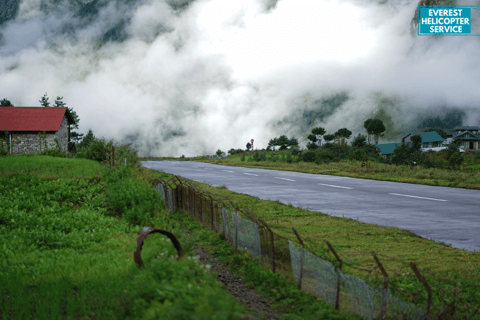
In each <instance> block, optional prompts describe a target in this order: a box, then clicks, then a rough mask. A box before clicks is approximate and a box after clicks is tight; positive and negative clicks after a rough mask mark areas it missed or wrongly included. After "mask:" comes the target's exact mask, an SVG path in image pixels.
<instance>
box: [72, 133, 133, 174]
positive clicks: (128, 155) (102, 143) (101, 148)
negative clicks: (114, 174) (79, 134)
mask: <svg viewBox="0 0 480 320" xmlns="http://www.w3.org/2000/svg"><path fill="white" fill-rule="evenodd" d="M112 146H113V147H114V153H115V154H114V157H115V158H114V159H115V166H125V159H126V160H127V166H129V167H132V166H137V165H138V154H137V150H135V149H134V148H133V147H132V144H131V143H130V144H125V145H114V144H113V140H110V141H108V142H107V141H106V140H105V139H96V138H95V140H93V141H91V142H90V143H89V144H88V146H87V147H82V148H80V149H79V151H78V152H77V157H78V158H84V159H90V160H96V161H98V162H106V161H110V160H111V157H112Z"/></svg>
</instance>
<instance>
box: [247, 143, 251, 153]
mask: <svg viewBox="0 0 480 320" xmlns="http://www.w3.org/2000/svg"><path fill="white" fill-rule="evenodd" d="M246 147H247V151H248V150H250V148H251V147H252V144H251V143H250V142H247V145H246Z"/></svg>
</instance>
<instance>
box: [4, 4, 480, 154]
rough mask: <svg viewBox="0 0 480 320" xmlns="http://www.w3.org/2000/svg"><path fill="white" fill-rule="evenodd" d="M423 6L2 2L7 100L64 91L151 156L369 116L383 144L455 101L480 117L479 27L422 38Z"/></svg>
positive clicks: (465, 119) (106, 131)
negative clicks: (418, 19) (383, 123)
mask: <svg viewBox="0 0 480 320" xmlns="http://www.w3.org/2000/svg"><path fill="white" fill-rule="evenodd" d="M457 2H458V4H468V5H473V4H476V5H480V1H475V2H478V3H472V1H468V3H461V2H460V1H457ZM417 5H418V1H393V0H390V1H374V0H370V1H369V0H279V1H272V0H228V1H225V0H196V1H188V0H176V1H173V0H139V1H130V0H122V1H120V0H118V1H114V0H92V1H89V0H22V1H16V0H6V4H5V5H4V6H5V7H4V9H5V8H14V9H15V10H14V11H15V14H14V15H12V17H11V18H10V19H6V20H5V21H3V23H2V24H0V98H8V99H9V100H10V101H11V102H12V103H13V104H14V105H15V106H39V105H40V104H39V100H40V98H41V96H42V95H43V94H44V93H48V96H49V97H50V101H51V102H53V101H54V100H55V98H56V97H57V96H63V100H64V102H66V103H67V106H68V107H72V108H73V109H74V110H75V111H76V112H77V114H78V116H79V117H80V130H79V131H81V132H87V131H88V130H89V129H92V130H93V132H94V134H95V135H96V136H99V137H104V138H106V139H114V140H115V141H118V142H132V143H133V144H134V146H135V147H136V148H137V149H138V150H139V151H140V154H142V155H152V156H180V155H185V156H195V155H203V154H213V153H215V151H216V150H217V149H221V150H223V151H227V150H228V149H230V148H245V145H246V143H247V142H248V141H250V139H255V147H256V148H264V147H266V146H267V143H268V141H269V140H270V139H271V138H273V137H275V136H278V135H280V134H287V135H288V136H289V137H291V136H295V137H296V138H297V139H298V140H299V141H300V142H301V143H303V144H304V140H305V136H306V135H307V132H308V131H309V130H311V128H312V127H313V126H323V127H325V128H326V129H327V132H329V133H333V132H335V131H336V130H338V129H339V128H342V127H347V128H349V129H350V130H352V131H353V132H354V134H356V133H364V129H363V122H364V121H365V120H366V119H367V118H369V117H372V116H379V117H381V118H382V117H383V118H384V119H387V120H389V121H387V122H388V123H389V124H390V127H388V131H387V134H386V135H385V137H384V138H383V140H382V139H381V141H383V142H387V141H394V140H395V139H396V138H398V137H399V136H400V135H401V134H402V133H405V134H406V133H408V132H410V130H416V129H417V128H418V126H420V125H421V123H422V121H425V119H427V120H428V119H431V118H432V117H437V119H440V120H442V119H444V118H445V116H446V115H448V114H449V112H450V114H451V112H460V115H461V116H460V118H459V122H461V123H462V124H463V125H480V113H479V111H480V90H479V88H480V60H479V59H478V56H479V55H480V41H479V38H478V37H476V36H445V37H430V36H418V35H417V33H416V30H413V32H412V26H411V21H412V18H413V17H414V14H415V9H416V7H417ZM9 6H10V7H9ZM9 10H10V9H9ZM0 11H1V9H0ZM474 15H478V13H476V12H475V10H472V21H475V20H474V19H476V16H475V17H474ZM4 16H5V15H4ZM477 21H480V17H478V20H477ZM0 22H1V20H0ZM478 29H479V27H476V29H475V27H474V26H472V33H475V32H477V33H480V30H478ZM339 97H343V99H340V98H339ZM328 101H330V102H331V101H333V102H332V103H329V102H328ZM309 115H310V118H308V116H309Z"/></svg>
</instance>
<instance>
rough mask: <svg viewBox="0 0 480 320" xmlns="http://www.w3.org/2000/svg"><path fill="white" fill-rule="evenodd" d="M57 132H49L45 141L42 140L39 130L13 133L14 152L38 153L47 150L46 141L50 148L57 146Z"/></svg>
mask: <svg viewBox="0 0 480 320" xmlns="http://www.w3.org/2000/svg"><path fill="white" fill-rule="evenodd" d="M54 139H55V133H51V132H47V133H46V139H45V141H42V142H40V140H41V139H40V137H39V135H38V132H31V133H30V132H29V133H12V153H13V154H19V153H36V152H38V151H44V150H45V142H46V143H47V148H48V149H54V148H56V143H55V140H54Z"/></svg>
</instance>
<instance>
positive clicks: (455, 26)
mask: <svg viewBox="0 0 480 320" xmlns="http://www.w3.org/2000/svg"><path fill="white" fill-rule="evenodd" d="M478 8H480V7H478V6H455V7H421V6H419V7H418V10H419V15H418V35H419V36H480V34H472V33H471V23H472V20H471V13H472V9H474V10H478Z"/></svg>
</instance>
